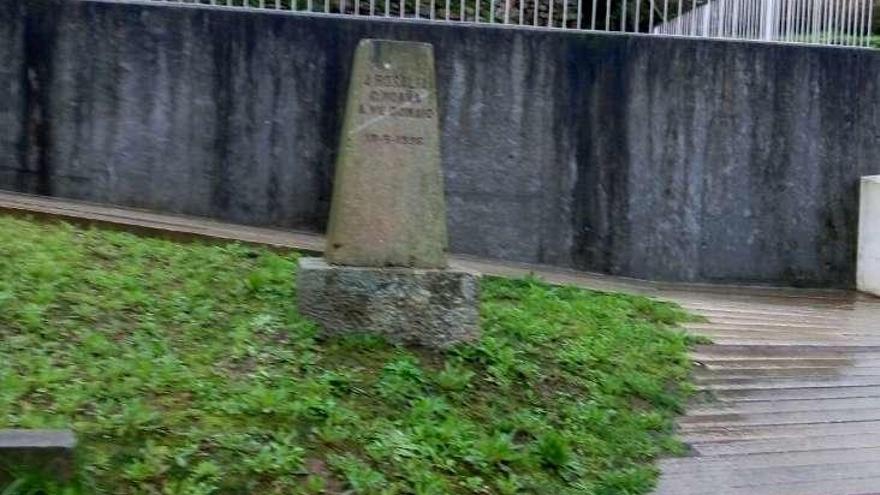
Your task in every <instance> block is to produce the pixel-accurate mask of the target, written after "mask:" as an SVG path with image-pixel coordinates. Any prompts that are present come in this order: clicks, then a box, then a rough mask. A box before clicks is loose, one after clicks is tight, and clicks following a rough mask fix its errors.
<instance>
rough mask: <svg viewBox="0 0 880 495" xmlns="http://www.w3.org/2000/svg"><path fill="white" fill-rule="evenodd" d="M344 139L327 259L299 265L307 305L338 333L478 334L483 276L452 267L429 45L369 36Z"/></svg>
mask: <svg viewBox="0 0 880 495" xmlns="http://www.w3.org/2000/svg"><path fill="white" fill-rule="evenodd" d="M340 147H341V149H340V153H339V159H338V162H337V165H336V178H335V183H334V189H333V201H332V204H331V207H330V223H329V225H328V229H327V246H326V250H325V257H324V258H323V259H319V258H303V259H301V261H300V265H299V276H298V288H297V294H298V296H297V297H298V303H299V310H300V312H301V313H302V314H303V315H305V316H308V317H310V318H312V319H314V320H315V321H316V322H317V323H318V324H319V325H320V326H321V327H322V329H323V331H324V332H325V333H326V334H330V335H333V334H344V333H351V332H371V333H378V334H381V335H383V336H385V337H386V338H387V339H388V340H390V341H393V342H398V343H407V344H418V345H423V346H427V347H435V348H444V347H448V346H450V345H454V344H456V343H459V342H464V341H470V340H474V339H475V338H477V337H478V335H479V327H478V316H479V315H478V307H477V306H478V276H477V275H476V274H474V273H470V272H467V271H463V270H456V269H450V268H449V267H448V266H447V259H446V253H447V234H446V202H445V199H444V196H443V175H442V172H441V168H440V145H439V131H438V124H437V94H436V82H435V77H434V52H433V48H432V46H431V45H429V44H424V43H411V42H399V41H386V40H362V41H361V42H360V44H359V45H358V47H357V50H356V52H355V57H354V66H353V70H352V75H351V83H350V86H349V92H348V103H347V106H346V110H345V117H344V122H343V128H342V135H341V137H340Z"/></svg>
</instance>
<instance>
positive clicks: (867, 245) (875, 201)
mask: <svg viewBox="0 0 880 495" xmlns="http://www.w3.org/2000/svg"><path fill="white" fill-rule="evenodd" d="M859 202H860V207H859V249H858V251H859V252H858V260H857V262H856V272H857V275H856V283H857V286H858V288H859V290H860V291H863V292H868V293H870V294H874V295H876V296H880V176H877V175H875V176H872V177H863V178H862V187H861V198H860V201H859Z"/></svg>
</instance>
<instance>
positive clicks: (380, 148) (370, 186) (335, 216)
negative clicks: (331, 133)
mask: <svg viewBox="0 0 880 495" xmlns="http://www.w3.org/2000/svg"><path fill="white" fill-rule="evenodd" d="M434 80H435V78H434V53H433V50H432V48H431V45H427V44H420V43H401V42H394V41H374V40H366V41H363V42H361V44H360V46H358V49H357V53H356V54H355V58H354V70H353V72H352V81H351V86H350V89H349V93H348V107H347V109H346V113H345V123H344V126H343V132H342V136H341V140H340V141H341V142H340V146H341V149H340V155H339V161H338V162H337V167H338V168H337V171H336V181H335V184H334V190H333V204H332V206H331V207H330V224H329V227H328V231H327V251H326V254H325V256H326V258H327V261H328V262H330V263H333V264H339V265H352V266H401V267H412V268H445V267H446V206H445V202H444V199H443V175H442V173H441V171H440V147H439V140H438V134H439V132H438V127H437V97H436V93H437V91H436V89H435V86H434V85H435V82H434Z"/></svg>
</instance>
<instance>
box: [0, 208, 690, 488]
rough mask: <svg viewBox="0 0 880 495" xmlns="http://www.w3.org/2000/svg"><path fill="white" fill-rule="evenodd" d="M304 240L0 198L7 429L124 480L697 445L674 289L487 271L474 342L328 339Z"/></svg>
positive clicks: (581, 460)
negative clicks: (44, 432) (6, 203)
mask: <svg viewBox="0 0 880 495" xmlns="http://www.w3.org/2000/svg"><path fill="white" fill-rule="evenodd" d="M296 258H297V255H296V254H295V253H291V254H278V253H275V252H272V251H269V250H264V249H256V248H251V247H245V246H241V245H236V244H231V245H223V246H216V245H203V244H199V243H194V244H177V243H173V242H169V241H164V240H159V239H150V238H140V237H137V236H134V235H130V234H125V233H118V232H107V231H100V230H82V229H78V228H74V227H72V226H68V225H64V224H60V225H55V224H53V225H45V224H38V223H32V222H28V221H25V220H20V219H13V218H10V217H3V216H0V427H24V428H42V427H71V428H73V429H74V430H75V431H76V433H77V435H78V437H79V440H80V444H81V447H82V449H81V452H80V457H81V460H82V466H83V467H82V469H81V475H82V476H81V477H82V480H80V481H81V482H82V484H83V486H86V487H87V489H85V490H84V491H85V492H86V493H107V494H114V495H122V494H135V493H137V494H174V495H179V494H180V495H182V494H190V495H197V494H211V493H217V494H221V493H222V494H244V493H254V494H257V493H258V494H282V493H283V494H290V493H304V494H305V493H344V492H345V493H349V492H350V493H364V494H374V493H375V494H403V493H414V494H449V493H486V494H489V493H493V494H494V493H497V494H513V493H531V494H553V495H559V494H566V493H572V494H574V493H577V494H637V493H645V492H647V491H648V490H649V489H650V488H651V487H652V485H653V483H654V480H655V477H656V473H655V468H654V467H653V466H652V461H653V460H654V459H655V458H656V457H657V456H658V455H659V454H661V453H664V452H675V451H677V450H679V449H680V446H679V445H678V444H677V443H676V442H675V441H674V440H673V439H672V437H671V436H670V431H671V419H672V417H673V416H674V415H675V413H676V412H677V411H679V409H680V407H681V404H682V400H683V398H684V396H685V393H686V391H687V390H686V387H683V386H682V385H681V384H684V383H686V382H687V377H688V373H689V369H690V362H689V360H688V358H687V355H686V351H687V347H688V344H689V342H688V339H687V338H686V337H685V336H684V335H683V334H682V333H681V332H678V331H676V330H675V329H674V327H673V326H674V325H675V324H676V323H678V322H680V321H682V320H684V319H685V318H686V317H687V315H686V314H685V313H684V312H683V311H681V310H680V309H678V308H677V307H675V306H672V305H667V304H660V303H657V302H652V301H650V300H648V299H645V298H640V297H630V296H624V295H616V294H604V293H596V292H588V291H583V290H579V289H576V288H572V287H553V286H549V285H546V284H544V283H541V282H540V281H538V280H535V279H522V280H506V279H499V278H486V279H484V281H483V283H482V300H483V302H482V307H481V317H482V325H483V329H484V337H483V338H482V340H481V341H480V342H479V343H477V344H473V345H467V346H461V347H458V348H456V349H454V350H451V351H449V352H445V353H442V354H439V353H430V352H426V351H422V350H418V349H408V348H404V347H399V346H393V345H389V344H387V343H385V342H383V341H381V340H379V339H376V338H372V337H367V336H361V337H353V338H347V339H333V340H326V341H322V340H319V339H317V338H316V328H315V327H314V325H312V324H311V323H309V322H308V321H306V320H304V319H303V318H302V317H301V316H300V315H298V314H297V312H296V310H295V304H294V301H295V273H294V272H295V266H296V263H295V261H296ZM0 493H2V490H0Z"/></svg>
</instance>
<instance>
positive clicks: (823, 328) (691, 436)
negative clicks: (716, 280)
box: [0, 192, 880, 495]
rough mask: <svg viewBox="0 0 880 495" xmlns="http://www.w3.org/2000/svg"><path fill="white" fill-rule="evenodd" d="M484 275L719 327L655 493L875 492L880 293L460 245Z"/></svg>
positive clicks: (289, 239)
mask: <svg viewBox="0 0 880 495" xmlns="http://www.w3.org/2000/svg"><path fill="white" fill-rule="evenodd" d="M0 212H7V213H17V214H26V215H31V216H38V217H43V218H47V219H57V218H61V219H64V220H67V221H72V222H77V223H84V224H100V225H102V226H105V227H106V226H109V227H114V228H120V229H125V230H134V231H138V232H142V233H149V234H152V235H161V236H169V237H174V238H184V239H185V238H199V239H215V240H221V241H240V242H246V243H253V244H260V245H267V246H272V247H275V248H282V249H287V248H293V249H300V250H304V251H310V252H319V251H321V249H322V246H323V239H322V238H321V237H320V236H318V235H315V234H308V233H297V232H289V231H282V230H275V229H265V228H255V227H245V226H241V225H234V224H228V223H222V222H217V221H213V220H206V219H201V218H191V217H184V216H175V215H164V214H157V213H153V212H148V211H143V210H135V209H128V208H116V207H108V206H102V205H96V204H89V203H83V202H76V201H67V200H59V199H50V198H43V197H35V196H28V195H21V194H14V193H5V192H0ZM452 263H453V264H456V265H459V266H462V267H466V268H471V269H475V270H479V271H481V272H483V273H486V274H492V275H504V276H521V275H524V274H528V273H536V274H538V275H540V276H541V277H543V278H544V279H546V280H548V281H550V282H554V283H566V284H573V285H578V286H581V287H585V288H588V289H594V290H604V291H623V292H630V293H638V294H644V295H649V296H653V297H659V298H662V299H667V300H671V301H675V302H678V303H679V304H681V305H682V306H684V307H685V308H687V309H689V310H691V311H692V312H694V313H696V314H700V315H703V316H704V317H705V318H706V321H705V322H699V323H694V324H691V325H689V328H688V330H689V331H691V332H694V333H696V334H700V335H705V336H708V337H710V338H712V340H713V342H714V343H713V344H711V345H702V346H699V347H698V348H697V349H695V352H694V358H695V359H696V361H697V370H696V372H695V379H696V382H697V387H698V389H699V390H702V391H705V392H706V394H701V395H704V396H705V395H708V396H710V397H711V398H710V399H708V400H702V401H701V402H699V403H696V404H693V405H692V406H691V407H690V408H689V410H688V412H687V413H686V415H685V416H684V417H682V418H681V419H680V421H679V432H680V434H681V436H682V438H683V440H684V441H686V442H688V443H689V444H690V446H691V455H690V456H689V457H682V458H674V459H664V460H661V461H660V468H661V472H662V474H661V478H660V482H659V486H658V487H657V489H656V491H655V495H701V494H711V495H763V494H767V495H811V494H816V495H867V494H880V299H875V298H871V297H868V296H862V295H858V294H855V293H852V292H845V291H833V290H795V289H765V288H730V287H717V286H701V285H690V286H687V285H679V284H661V283H650V282H643V281H637V280H628V279H622V278H616V277H608V276H602V275H594V274H586V273H583V272H576V271H570V270H562V269H558V268H552V267H547V266H536V265H524V264H515V263H499V262H493V261H487V260H479V259H474V258H468V257H455V258H454V259H453V260H452Z"/></svg>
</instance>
